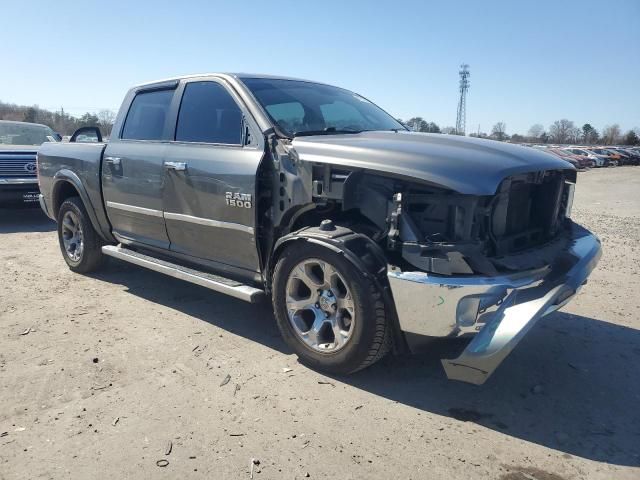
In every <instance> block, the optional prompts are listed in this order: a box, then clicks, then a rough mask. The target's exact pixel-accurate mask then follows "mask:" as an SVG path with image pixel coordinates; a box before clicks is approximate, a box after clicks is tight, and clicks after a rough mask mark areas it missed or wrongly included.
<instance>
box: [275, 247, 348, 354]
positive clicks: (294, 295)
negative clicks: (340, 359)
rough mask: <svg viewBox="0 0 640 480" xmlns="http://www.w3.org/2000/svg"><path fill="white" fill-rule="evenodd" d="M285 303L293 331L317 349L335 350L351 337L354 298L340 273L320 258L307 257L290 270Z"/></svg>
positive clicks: (325, 351)
mask: <svg viewBox="0 0 640 480" xmlns="http://www.w3.org/2000/svg"><path fill="white" fill-rule="evenodd" d="M286 306H287V315H288V317H289V321H290V322H291V325H292V326H293V329H294V330H295V332H296V334H297V335H298V337H299V338H300V339H301V340H302V341H303V342H304V343H305V344H306V345H307V346H308V347H310V348H311V349H312V350H314V351H316V352H321V353H333V352H336V351H338V350H340V349H341V348H343V347H344V346H345V345H346V344H347V343H348V341H349V339H350V338H351V334H352V332H353V328H354V325H355V321H356V317H355V304H354V301H353V297H352V295H351V292H350V291H349V288H348V287H347V283H346V282H345V281H344V278H342V275H340V274H339V273H338V271H337V270H336V269H335V267H334V266H333V265H331V264H329V263H327V262H325V261H323V260H318V259H315V258H311V259H307V260H304V261H302V262H300V263H299V264H298V265H296V266H295V268H294V269H293V270H291V273H289V278H288V279H287V287H286Z"/></svg>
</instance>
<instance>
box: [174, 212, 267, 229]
mask: <svg viewBox="0 0 640 480" xmlns="http://www.w3.org/2000/svg"><path fill="white" fill-rule="evenodd" d="M164 218H165V219H166V220H178V221H180V222H189V223H197V224H198V225H204V226H207V227H218V228H229V229H231V230H238V231H239V232H245V233H250V234H251V235H253V232H254V229H253V227H249V226H247V225H241V224H239V223H231V222H222V221H220V220H212V219H210V218H202V217H193V216H191V215H184V214H182V213H171V212H164Z"/></svg>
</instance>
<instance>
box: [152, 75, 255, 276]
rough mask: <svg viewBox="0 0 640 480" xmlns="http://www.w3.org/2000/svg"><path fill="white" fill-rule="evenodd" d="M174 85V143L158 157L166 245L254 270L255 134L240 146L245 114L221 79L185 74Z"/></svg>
mask: <svg viewBox="0 0 640 480" xmlns="http://www.w3.org/2000/svg"><path fill="white" fill-rule="evenodd" d="M181 91H182V92H183V93H182V99H181V102H180V106H179V110H178V113H177V121H176V128H175V134H174V135H175V136H174V141H172V142H170V143H169V145H168V146H167V150H166V152H165V157H164V166H165V175H166V176H165V188H164V204H163V205H164V218H165V222H166V228H167V233H168V235H169V240H170V242H171V247H170V248H171V250H172V251H175V252H177V253H181V254H185V255H190V256H193V257H198V258H202V259H206V260H210V261H214V262H217V263H221V264H224V265H228V266H233V267H239V268H242V269H245V270H249V271H252V272H257V271H258V270H259V261H258V252H257V247H256V232H255V228H256V218H255V209H256V204H255V200H256V199H255V193H256V181H255V179H256V172H257V169H258V164H259V163H260V160H261V158H262V154H263V149H262V148H261V145H259V144H258V141H257V139H258V136H257V135H256V136H252V138H254V139H256V140H254V144H251V143H250V142H249V144H246V143H248V142H245V138H246V137H245V134H244V132H243V129H244V128H245V126H246V125H248V124H247V123H246V122H245V121H244V118H246V117H245V113H244V112H243V110H242V109H241V107H240V106H239V105H240V102H239V99H238V98H237V96H236V95H235V93H234V92H233V91H232V90H230V89H228V87H227V86H225V85H224V84H222V83H221V82H218V81H216V80H213V79H208V80H202V81H200V80H191V81H188V82H185V83H184V84H183V85H182V87H181ZM178 94H180V93H178Z"/></svg>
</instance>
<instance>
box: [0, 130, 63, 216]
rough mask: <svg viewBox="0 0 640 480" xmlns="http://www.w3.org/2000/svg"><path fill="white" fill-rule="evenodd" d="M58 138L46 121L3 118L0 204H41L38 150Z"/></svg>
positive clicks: (0, 147) (0, 140)
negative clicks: (35, 121)
mask: <svg viewBox="0 0 640 480" xmlns="http://www.w3.org/2000/svg"><path fill="white" fill-rule="evenodd" d="M57 140H58V136H57V134H56V133H55V132H54V131H53V130H52V129H51V128H49V127H47V126H46V125H40V124H36V123H26V122H12V121H7V120H0V207H13V206H33V207H35V206H38V194H39V193H40V191H39V189H38V178H37V172H36V154H37V152H38V148H39V147H40V146H41V145H42V144H43V143H44V142H48V141H57Z"/></svg>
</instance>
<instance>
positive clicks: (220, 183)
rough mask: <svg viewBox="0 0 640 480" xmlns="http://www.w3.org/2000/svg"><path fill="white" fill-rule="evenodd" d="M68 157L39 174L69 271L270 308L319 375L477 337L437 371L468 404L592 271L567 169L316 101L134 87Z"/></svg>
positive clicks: (254, 88)
mask: <svg viewBox="0 0 640 480" xmlns="http://www.w3.org/2000/svg"><path fill="white" fill-rule="evenodd" d="M89 130H90V129H89ZM89 130H87V129H85V131H84V132H83V134H85V135H86V134H87V133H91V132H90V131H89ZM78 133H79V132H78ZM93 134H94V135H95V136H96V137H98V140H101V139H100V138H99V135H100V134H99V131H97V130H96V131H95V132H94V133H93ZM73 140H74V139H73V138H72V139H71V141H70V143H65V144H55V143H48V144H45V145H44V146H43V147H42V149H41V150H40V152H39V155H38V166H39V179H40V184H41V192H42V193H41V197H40V202H41V206H42V208H43V209H44V211H45V212H46V213H47V215H49V216H50V217H51V218H53V219H55V220H57V222H58V238H59V242H60V249H61V251H62V255H63V257H64V259H65V260H66V263H67V264H68V266H69V268H70V269H71V270H73V271H75V272H81V273H82V272H89V271H92V270H95V269H97V268H98V267H99V266H101V264H102V263H103V259H104V258H105V256H110V257H115V258H118V259H120V260H124V261H126V262H130V263H133V264H136V265H140V266H142V267H146V268H149V269H151V270H155V271H157V272H161V273H164V274H167V275H170V276H173V277H177V278H180V279H183V280H186V281H188V282H192V283H195V284H198V285H201V286H204V287H207V288H210V289H212V290H215V291H218V292H222V293H226V294H229V295H231V296H234V297H236V298H239V299H242V300H246V301H249V302H254V301H257V300H258V299H259V298H260V297H261V296H265V295H267V296H269V297H271V301H272V303H273V309H274V312H275V317H276V320H277V324H278V327H279V329H280V331H281V333H282V336H283V338H284V340H285V341H286V343H287V344H288V345H290V347H291V348H292V349H293V350H294V351H295V352H296V353H297V355H298V357H299V358H300V360H301V361H302V362H303V363H305V364H307V365H310V366H312V367H314V368H318V369H321V370H324V371H328V372H331V373H338V374H344V373H351V372H354V371H357V370H359V369H362V368H364V367H367V366H368V365H371V364H372V363H374V362H375V361H376V360H378V359H380V358H381V357H382V356H383V355H385V353H387V352H388V351H390V350H391V351H394V352H403V351H407V352H411V351H413V350H415V349H416V348H418V347H420V346H421V344H424V343H425V342H423V340H424V339H425V338H430V337H457V336H463V335H467V334H476V335H475V336H474V337H473V339H472V340H471V342H470V343H469V344H468V346H467V347H466V349H465V350H464V351H463V352H462V353H461V355H460V356H459V357H458V358H455V359H443V360H442V364H443V366H444V369H445V371H446V374H447V376H448V377H449V378H452V379H457V380H462V381H467V382H471V383H476V384H481V383H483V382H484V381H485V380H486V379H487V378H488V377H489V376H490V375H491V374H492V372H493V371H494V370H495V369H496V367H497V366H498V365H499V364H500V362H501V361H502V360H503V359H504V358H505V357H506V356H507V355H508V354H509V352H510V351H511V350H512V349H513V348H514V347H515V345H516V344H517V343H518V342H519V341H520V339H521V338H522V337H523V335H524V334H525V333H526V332H527V331H528V330H529V329H530V328H531V327H532V326H533V325H534V324H535V322H536V321H537V320H538V319H540V318H541V317H542V316H544V315H547V314H549V313H550V312H553V311H555V310H557V309H558V308H560V307H562V306H563V305H564V304H566V303H567V302H568V301H569V300H570V299H571V298H572V297H573V296H574V295H576V293H577V292H578V290H579V289H580V287H581V286H582V285H583V284H584V283H585V282H586V281H587V277H588V276H589V274H590V272H591V271H592V269H593V268H594V267H595V265H596V263H597V262H598V259H599V257H600V254H601V248H600V242H599V240H598V239H597V238H596V237H595V236H594V235H593V234H591V233H590V232H589V231H587V230H585V229H584V228H582V227H581V226H579V225H577V224H576V223H574V222H573V221H572V220H571V218H570V213H571V205H572V201H573V193H574V187H575V182H576V171H575V169H574V168H573V166H571V165H570V164H569V163H567V162H565V161H563V160H561V159H560V158H557V157H554V156H552V155H548V154H546V153H543V152H540V151H537V150H535V149H531V148H522V147H518V146H514V145H509V144H505V143H500V142H494V141H489V140H479V139H471V138H465V137H460V136H451V135H438V134H421V133H414V132H410V131H408V130H407V129H406V128H405V127H404V126H403V125H401V124H400V123H398V122H397V121H396V120H394V118H393V117H391V116H390V115H388V114H387V113H385V112H384V111H383V110H381V109H380V108H379V107H377V106H376V105H374V104H373V103H371V102H370V101H369V100H367V99H366V98H364V97H362V96H360V95H358V94H356V93H353V92H350V91H348V90H344V89H342V88H337V87H333V86H329V85H325V84H320V83H315V82H309V81H303V80H296V79H289V78H276V77H269V76H260V75H242V74H208V75H197V76H189V77H181V78H175V79H170V80H164V81H158V82H154V83H148V84H144V85H139V86H137V87H134V88H132V89H131V90H130V91H129V92H128V93H127V95H126V97H125V99H124V102H123V104H122V106H121V108H120V111H119V113H118V115H117V117H116V120H115V125H114V128H113V132H112V134H111V138H110V140H109V141H108V142H107V143H103V142H101V141H98V142H95V143H78V142H74V141H73Z"/></svg>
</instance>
